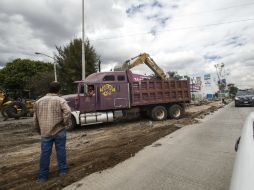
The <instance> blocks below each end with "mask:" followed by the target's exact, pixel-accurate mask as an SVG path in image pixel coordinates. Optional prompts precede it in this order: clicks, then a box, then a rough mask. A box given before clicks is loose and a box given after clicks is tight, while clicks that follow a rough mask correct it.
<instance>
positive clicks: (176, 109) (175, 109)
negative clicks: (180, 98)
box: [168, 104, 183, 119]
mask: <svg viewBox="0 0 254 190" xmlns="http://www.w3.org/2000/svg"><path fill="white" fill-rule="evenodd" d="M182 114H183V108H182V107H181V106H179V105H177V104H174V105H172V106H170V107H169V109H168V115H169V118H171V119H179V118H180V117H181V116H182Z"/></svg>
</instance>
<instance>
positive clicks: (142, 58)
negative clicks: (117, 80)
mask: <svg viewBox="0 0 254 190" xmlns="http://www.w3.org/2000/svg"><path fill="white" fill-rule="evenodd" d="M140 64H146V65H147V66H148V67H149V68H150V69H151V70H152V71H153V72H154V74H155V75H156V76H158V77H159V78H161V79H164V80H165V79H166V78H167V76H166V74H165V73H164V72H163V70H162V69H161V68H160V67H159V66H158V65H157V64H156V63H155V61H154V60H153V59H152V58H151V57H150V56H149V54H147V53H142V54H140V55H138V56H136V57H133V58H131V60H128V61H126V62H125V63H124V64H122V65H117V66H115V68H114V71H126V70H128V69H131V68H133V67H135V66H137V65H140Z"/></svg>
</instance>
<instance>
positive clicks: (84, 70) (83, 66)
mask: <svg viewBox="0 0 254 190" xmlns="http://www.w3.org/2000/svg"><path fill="white" fill-rule="evenodd" d="M85 78H86V58H85V3H84V0H82V80H83V81H84V80H85Z"/></svg>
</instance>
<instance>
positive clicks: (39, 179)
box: [36, 178, 47, 183]
mask: <svg viewBox="0 0 254 190" xmlns="http://www.w3.org/2000/svg"><path fill="white" fill-rule="evenodd" d="M46 181H47V179H45V178H38V179H37V180H36V183H44V182H46Z"/></svg>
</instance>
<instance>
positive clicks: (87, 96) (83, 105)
mask: <svg viewBox="0 0 254 190" xmlns="http://www.w3.org/2000/svg"><path fill="white" fill-rule="evenodd" d="M84 88H85V85H84V84H83V83H81V84H80V86H79V93H78V105H77V107H78V110H80V111H81V112H94V111H96V89H95V87H94V85H87V93H84Z"/></svg>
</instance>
